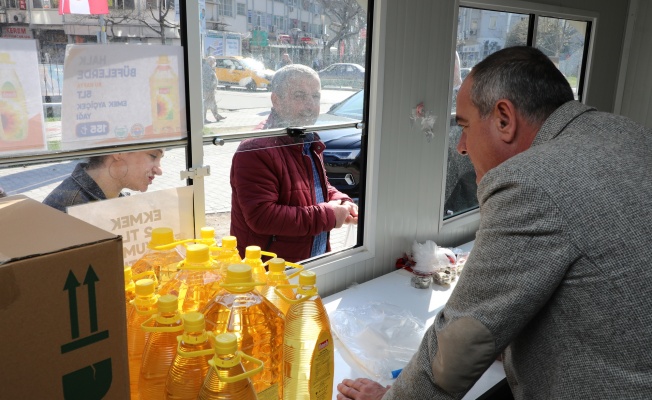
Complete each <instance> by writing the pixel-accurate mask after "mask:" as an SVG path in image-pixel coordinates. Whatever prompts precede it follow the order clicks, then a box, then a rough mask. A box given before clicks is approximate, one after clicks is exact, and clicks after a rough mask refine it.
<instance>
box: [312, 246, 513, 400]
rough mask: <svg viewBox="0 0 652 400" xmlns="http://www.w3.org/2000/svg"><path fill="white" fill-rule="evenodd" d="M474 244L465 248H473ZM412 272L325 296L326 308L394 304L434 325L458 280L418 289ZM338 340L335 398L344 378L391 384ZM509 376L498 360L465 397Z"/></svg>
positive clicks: (490, 386) (467, 397)
mask: <svg viewBox="0 0 652 400" xmlns="http://www.w3.org/2000/svg"><path fill="white" fill-rule="evenodd" d="M470 246H471V243H469V244H468V245H465V246H463V247H467V248H470ZM465 250H466V249H465ZM411 277H412V274H411V273H410V272H408V271H405V270H396V271H393V272H391V273H389V274H386V275H383V276H381V277H378V278H376V279H372V280H370V281H367V282H365V283H362V284H360V285H356V286H353V287H351V288H349V289H346V290H343V291H341V292H339V293H336V294H334V295H331V296H328V297H326V298H324V299H323V301H324V305H325V307H326V310H327V311H328V313H329V314H332V313H333V312H334V311H335V310H337V309H338V308H349V307H361V306H363V305H366V304H369V303H370V302H382V303H390V304H394V305H396V306H399V307H401V308H403V309H405V310H409V311H410V313H412V315H414V316H415V317H417V318H419V319H420V320H421V321H424V322H425V324H426V326H430V325H431V324H432V323H433V321H434V319H435V316H436V315H437V312H439V310H440V309H442V308H443V306H444V304H446V301H448V298H449V297H450V295H451V293H452V291H453V288H454V287H455V283H457V281H455V282H453V284H451V285H450V286H448V287H445V286H438V285H431V287H430V288H429V289H416V288H414V287H412V286H411V285H410V278H411ZM333 338H334V341H335V379H334V383H333V398H334V399H335V397H336V395H337V384H339V383H340V382H342V380H343V379H346V378H349V379H355V378H370V379H373V380H376V381H379V382H380V383H381V384H383V385H389V384H391V383H392V382H393V380H389V379H385V380H379V379H378V378H376V377H373V376H369V374H368V373H366V372H365V371H364V370H363V369H362V368H361V367H360V366H359V364H358V361H357V360H356V359H355V358H354V357H353V356H352V355H351V354H350V353H349V351H348V350H347V349H346V348H345V347H344V346H343V344H342V343H341V342H340V340H339V338H338V337H337V335H335V334H333ZM504 378H505V372H504V370H503V366H502V363H501V362H499V361H495V362H494V363H493V364H492V365H491V366H490V367H489V369H487V371H486V372H485V373H484V375H482V377H481V378H480V379H479V380H478V382H476V384H475V385H474V386H473V388H471V390H470V391H469V392H468V393H467V394H466V396H465V397H464V399H477V398H478V397H480V396H482V394H484V393H485V392H487V391H488V390H490V389H491V388H493V387H494V386H495V385H496V384H498V383H499V382H500V381H501V380H503V379H504Z"/></svg>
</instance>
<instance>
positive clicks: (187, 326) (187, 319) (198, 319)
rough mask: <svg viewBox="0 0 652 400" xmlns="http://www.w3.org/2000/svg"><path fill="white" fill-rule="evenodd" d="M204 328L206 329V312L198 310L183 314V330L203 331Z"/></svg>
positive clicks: (191, 331) (190, 331) (187, 331)
mask: <svg viewBox="0 0 652 400" xmlns="http://www.w3.org/2000/svg"><path fill="white" fill-rule="evenodd" d="M204 329H206V321H205V320H204V314H202V313H200V312H197V311H191V312H189V313H186V314H183V330H184V331H185V332H186V333H194V332H202V331H203V330H204Z"/></svg>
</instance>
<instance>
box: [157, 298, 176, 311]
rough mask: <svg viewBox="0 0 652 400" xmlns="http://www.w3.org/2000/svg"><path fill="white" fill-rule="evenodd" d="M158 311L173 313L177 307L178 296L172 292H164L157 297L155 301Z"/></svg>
mask: <svg viewBox="0 0 652 400" xmlns="http://www.w3.org/2000/svg"><path fill="white" fill-rule="evenodd" d="M156 306H157V307H158V312H159V314H160V313H173V312H175V311H177V309H178V308H179V298H178V297H177V296H175V295H173V294H166V295H163V296H161V297H159V298H158V302H157V303H156Z"/></svg>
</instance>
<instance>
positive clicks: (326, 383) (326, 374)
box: [310, 331, 335, 400]
mask: <svg viewBox="0 0 652 400" xmlns="http://www.w3.org/2000/svg"><path fill="white" fill-rule="evenodd" d="M334 346H335V344H334V343H333V335H331V333H330V332H329V331H322V332H321V333H320V334H319V338H318V339H317V343H316V344H315V349H314V351H313V353H312V371H311V372H310V399H311V400H330V399H332V398H333V379H334V369H335V361H334V357H335V356H334V353H335V350H334Z"/></svg>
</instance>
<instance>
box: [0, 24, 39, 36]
mask: <svg viewBox="0 0 652 400" xmlns="http://www.w3.org/2000/svg"><path fill="white" fill-rule="evenodd" d="M2 37H3V38H5V39H32V37H33V36H32V30H31V29H29V27H28V26H3V27H2Z"/></svg>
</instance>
